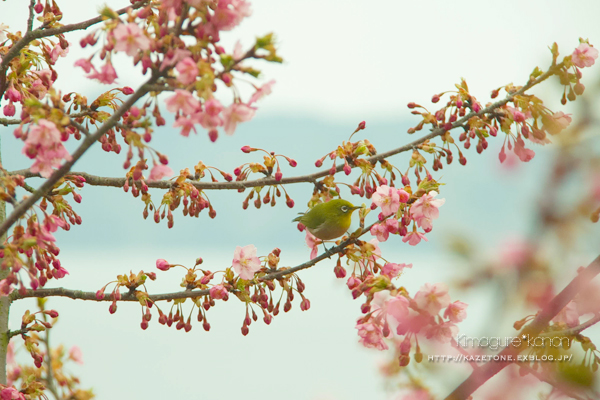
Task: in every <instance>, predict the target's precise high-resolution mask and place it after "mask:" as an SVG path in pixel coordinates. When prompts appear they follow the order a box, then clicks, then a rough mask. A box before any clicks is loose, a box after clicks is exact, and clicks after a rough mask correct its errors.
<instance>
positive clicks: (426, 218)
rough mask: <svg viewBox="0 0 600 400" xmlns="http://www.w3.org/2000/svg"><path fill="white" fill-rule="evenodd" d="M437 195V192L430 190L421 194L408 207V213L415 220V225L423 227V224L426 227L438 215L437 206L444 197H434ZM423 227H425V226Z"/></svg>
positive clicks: (442, 201)
mask: <svg viewBox="0 0 600 400" xmlns="http://www.w3.org/2000/svg"><path fill="white" fill-rule="evenodd" d="M437 195H438V192H436V191H435V190H432V191H430V192H429V193H427V194H425V195H423V196H421V197H420V198H419V199H418V200H417V201H415V202H414V204H413V205H412V206H411V207H410V214H411V216H412V218H413V219H414V220H415V221H416V222H417V225H419V226H421V227H423V225H424V224H425V225H426V226H427V227H430V226H431V221H432V220H434V219H437V218H438V217H439V216H440V211H439V208H440V207H441V206H442V205H444V203H445V202H446V199H436V198H435V197H436V196H437ZM423 228H424V229H425V227H423ZM430 230H431V229H430Z"/></svg>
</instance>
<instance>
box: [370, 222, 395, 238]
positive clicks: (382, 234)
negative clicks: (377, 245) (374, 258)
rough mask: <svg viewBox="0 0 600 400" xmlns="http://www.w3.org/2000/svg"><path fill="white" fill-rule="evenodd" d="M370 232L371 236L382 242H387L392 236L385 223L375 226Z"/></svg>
mask: <svg viewBox="0 0 600 400" xmlns="http://www.w3.org/2000/svg"><path fill="white" fill-rule="evenodd" d="M370 232H371V235H373V236H376V237H377V240H379V241H380V242H385V241H386V240H388V237H389V236H390V233H389V232H388V230H387V227H386V225H385V224H384V223H381V224H375V225H373V226H372V227H371V230H370Z"/></svg>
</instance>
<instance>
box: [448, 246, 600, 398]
mask: <svg viewBox="0 0 600 400" xmlns="http://www.w3.org/2000/svg"><path fill="white" fill-rule="evenodd" d="M599 273H600V256H598V257H596V259H595V260H594V261H592V263H591V264H590V265H588V266H587V267H586V268H584V269H583V270H582V271H581V272H580V273H579V274H578V275H577V276H576V277H575V278H573V280H572V281H571V282H570V283H569V284H568V285H567V286H566V287H565V288H564V289H563V290H562V291H561V292H560V293H559V294H557V295H556V296H555V297H554V298H553V299H552V300H551V301H550V302H549V303H548V304H547V305H546V306H545V307H544V308H543V309H542V310H541V311H540V312H539V313H538V314H537V316H536V317H535V318H534V320H533V321H532V322H531V323H530V324H529V325H527V326H526V327H525V328H523V329H522V330H521V332H520V333H519V335H518V336H522V335H530V336H537V335H539V334H540V332H541V331H542V330H543V329H544V328H545V327H546V326H548V323H549V322H550V321H551V320H552V318H554V317H555V316H556V314H558V313H559V312H560V311H561V310H562V309H563V308H565V306H566V305H567V304H568V303H569V302H570V301H571V300H572V299H573V297H575V295H576V294H577V293H578V292H579V291H581V289H582V288H583V287H584V286H585V285H587V284H588V283H589V281H591V280H592V279H593V278H594V277H595V276H596V275H598V274H599ZM521 350H522V348H520V347H519V348H516V347H511V346H509V347H506V348H505V349H504V350H502V351H501V352H500V354H499V355H500V356H507V357H506V359H507V360H509V359H516V357H514V356H516V355H517V354H519V352H520V351H521ZM511 363H512V362H511V361H494V362H487V363H486V364H484V365H483V366H481V367H480V368H479V369H477V370H475V371H473V373H472V374H471V375H470V376H469V377H468V378H467V379H466V380H465V381H464V382H462V383H461V384H460V385H459V386H458V387H457V388H456V389H455V390H454V391H453V392H452V393H450V395H448V397H446V400H465V399H467V398H468V397H469V396H471V394H473V392H474V391H475V390H477V388H479V387H480V386H481V385H483V384H484V383H485V382H486V381H487V380H489V379H490V378H491V377H493V376H494V375H496V374H497V373H498V372H500V371H502V369H504V368H505V367H506V366H508V365H510V364H511Z"/></svg>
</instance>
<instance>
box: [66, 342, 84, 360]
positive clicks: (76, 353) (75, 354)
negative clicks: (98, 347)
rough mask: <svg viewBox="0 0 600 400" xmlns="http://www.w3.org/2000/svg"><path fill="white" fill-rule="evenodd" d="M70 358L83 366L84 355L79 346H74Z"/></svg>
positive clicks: (70, 350) (70, 351)
mask: <svg viewBox="0 0 600 400" xmlns="http://www.w3.org/2000/svg"><path fill="white" fill-rule="evenodd" d="M69 358H70V359H71V360H73V361H75V362H76V363H77V364H83V354H82V353H81V349H80V348H79V347H78V346H73V347H71V348H70V349H69Z"/></svg>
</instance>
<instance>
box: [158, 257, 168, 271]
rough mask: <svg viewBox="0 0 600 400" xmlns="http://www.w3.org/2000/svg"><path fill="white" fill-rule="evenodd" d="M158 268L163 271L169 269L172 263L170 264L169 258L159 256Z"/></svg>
mask: <svg viewBox="0 0 600 400" xmlns="http://www.w3.org/2000/svg"><path fill="white" fill-rule="evenodd" d="M156 268H158V269H160V270H161V271H168V270H169V269H170V268H171V264H169V262H168V261H167V260H165V259H163V258H159V259H158V260H156Z"/></svg>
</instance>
